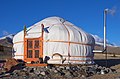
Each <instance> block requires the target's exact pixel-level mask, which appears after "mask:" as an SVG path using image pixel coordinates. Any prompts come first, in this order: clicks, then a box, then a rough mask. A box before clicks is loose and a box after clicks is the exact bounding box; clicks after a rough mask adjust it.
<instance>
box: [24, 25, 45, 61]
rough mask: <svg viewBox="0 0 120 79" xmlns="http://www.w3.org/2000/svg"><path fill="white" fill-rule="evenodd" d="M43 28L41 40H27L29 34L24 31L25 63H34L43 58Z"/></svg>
mask: <svg viewBox="0 0 120 79" xmlns="http://www.w3.org/2000/svg"><path fill="white" fill-rule="evenodd" d="M41 27H42V36H41V37H39V38H25V36H26V34H27V32H26V29H24V61H25V62H32V61H35V62H36V61H39V58H43V28H44V25H43V24H42V25H41Z"/></svg>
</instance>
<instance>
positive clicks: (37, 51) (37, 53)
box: [35, 50, 39, 58]
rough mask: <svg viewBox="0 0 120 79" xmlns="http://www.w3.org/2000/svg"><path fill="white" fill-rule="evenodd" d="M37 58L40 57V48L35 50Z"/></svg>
mask: <svg viewBox="0 0 120 79" xmlns="http://www.w3.org/2000/svg"><path fill="white" fill-rule="evenodd" d="M35 58H39V50H35Z"/></svg>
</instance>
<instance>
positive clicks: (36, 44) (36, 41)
mask: <svg viewBox="0 0 120 79" xmlns="http://www.w3.org/2000/svg"><path fill="white" fill-rule="evenodd" d="M34 44H35V45H34V48H39V40H35V41H34Z"/></svg>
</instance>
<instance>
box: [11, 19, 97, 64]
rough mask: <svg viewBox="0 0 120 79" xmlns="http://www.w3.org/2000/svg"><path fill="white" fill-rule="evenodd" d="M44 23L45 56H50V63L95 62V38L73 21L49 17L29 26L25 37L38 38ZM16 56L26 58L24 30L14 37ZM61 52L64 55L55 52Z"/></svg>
mask: <svg viewBox="0 0 120 79" xmlns="http://www.w3.org/2000/svg"><path fill="white" fill-rule="evenodd" d="M41 24H43V25H44V33H43V34H44V35H43V39H44V40H43V58H44V57H45V56H48V57H50V60H49V61H48V63H51V64H62V60H64V62H63V64H68V63H71V64H93V63H94V62H93V56H94V54H93V52H92V51H93V49H94V44H95V41H94V38H93V37H92V36H91V35H90V34H88V33H86V32H85V31H83V30H82V29H80V28H78V27H76V26H75V25H73V24H72V23H70V22H68V21H66V20H64V19H62V18H60V17H49V18H46V19H44V20H42V21H40V22H38V23H36V24H34V25H32V26H30V27H29V28H27V35H26V36H25V38H38V37H41V35H42V26H41ZM13 43H14V46H13V47H14V51H15V52H14V58H16V59H24V56H23V55H24V31H21V32H19V33H17V34H16V35H15V36H14V38H13ZM55 53H59V54H60V55H62V56H63V59H61V58H60V56H59V55H58V56H57V55H56V56H55V57H52V56H53V54H55Z"/></svg>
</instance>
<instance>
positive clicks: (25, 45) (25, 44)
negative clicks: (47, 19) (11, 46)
mask: <svg viewBox="0 0 120 79" xmlns="http://www.w3.org/2000/svg"><path fill="white" fill-rule="evenodd" d="M26 30H27V28H26V26H24V61H25V62H26V58H27V43H26V41H27V39H26V38H25V36H26Z"/></svg>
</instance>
